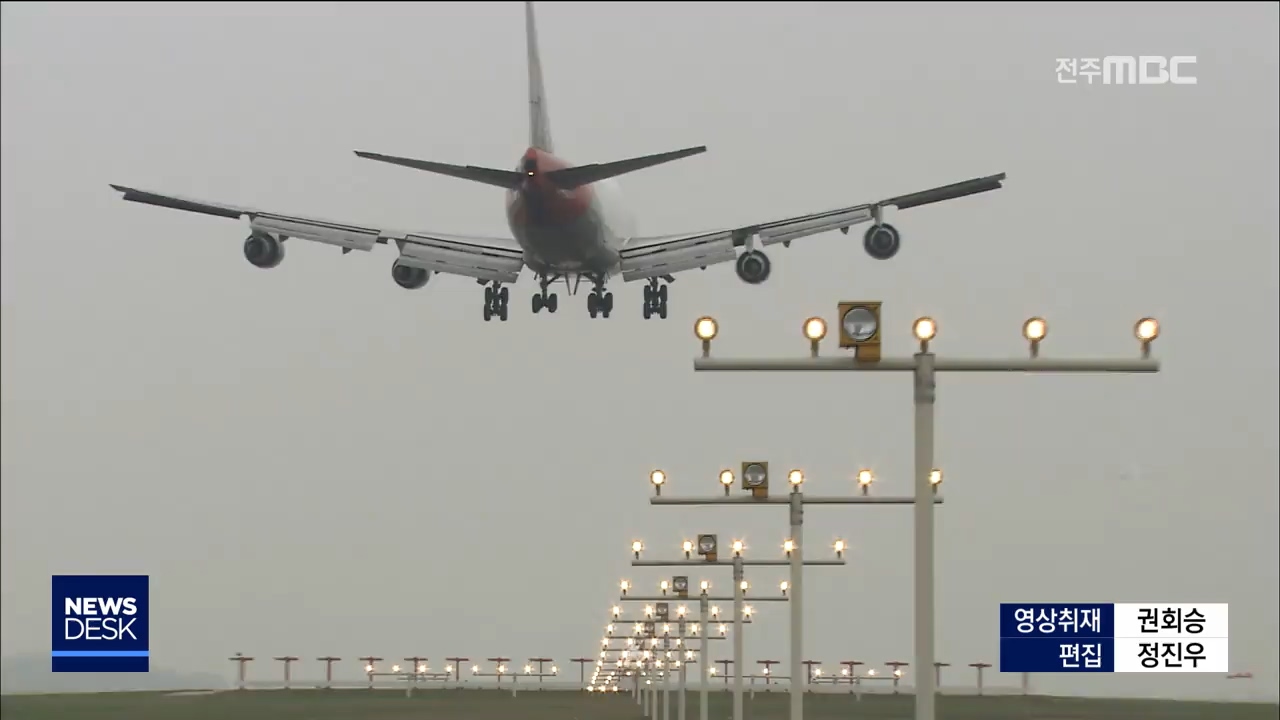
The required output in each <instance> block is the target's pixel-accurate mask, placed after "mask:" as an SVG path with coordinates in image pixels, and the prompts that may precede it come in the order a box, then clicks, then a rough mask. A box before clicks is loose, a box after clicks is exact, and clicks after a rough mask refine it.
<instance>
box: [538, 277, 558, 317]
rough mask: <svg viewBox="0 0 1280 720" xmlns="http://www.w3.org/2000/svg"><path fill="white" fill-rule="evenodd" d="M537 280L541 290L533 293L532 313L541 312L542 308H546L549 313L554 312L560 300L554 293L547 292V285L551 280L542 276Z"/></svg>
mask: <svg viewBox="0 0 1280 720" xmlns="http://www.w3.org/2000/svg"><path fill="white" fill-rule="evenodd" d="M539 282H540V283H541V285H542V291H541V292H538V293H534V295H533V313H534V314H535V315H536V314H538V313H540V312H542V309H543V308H546V309H547V312H549V313H554V312H555V311H556V308H558V307H559V305H560V302H559V299H558V298H557V297H556V294H555V293H549V292H547V286H549V285H550V284H551V281H550V280H547V279H546V278H542V279H541V280H539Z"/></svg>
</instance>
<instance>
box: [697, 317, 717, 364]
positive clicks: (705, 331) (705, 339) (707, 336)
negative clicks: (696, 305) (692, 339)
mask: <svg viewBox="0 0 1280 720" xmlns="http://www.w3.org/2000/svg"><path fill="white" fill-rule="evenodd" d="M719 331H720V325H719V324H718V323H717V322H716V319H715V318H713V317H711V316H710V315H704V316H702V317H700V318H698V319H697V320H695V321H694V323H693V334H694V335H696V336H697V338H698V339H699V340H701V341H702V357H711V341H712V340H715V339H716V333H718V332H719Z"/></svg>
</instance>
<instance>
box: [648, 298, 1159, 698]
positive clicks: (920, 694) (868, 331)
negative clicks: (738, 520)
mask: <svg viewBox="0 0 1280 720" xmlns="http://www.w3.org/2000/svg"><path fill="white" fill-rule="evenodd" d="M836 312H837V328H838V330H839V334H840V343H839V344H840V347H841V348H844V349H852V350H853V356H852V357H848V356H836V357H819V356H816V355H815V354H814V353H813V352H812V348H811V351H810V353H808V355H807V356H804V357H795V358H757V359H748V358H715V357H711V356H710V352H709V347H708V346H706V345H704V346H703V353H702V357H696V358H695V359H694V361H693V368H694V370H695V371H698V372H819V371H820V372H831V371H843V372H881V373H884V372H897V373H903V374H910V375H911V377H912V396H911V397H912V412H913V416H914V419H913V423H912V445H913V449H914V462H913V473H912V475H913V480H914V482H913V486H914V493H913V498H911V500H910V504H912V505H913V507H914V512H913V522H912V525H913V534H914V542H913V555H914V557H913V576H914V577H913V586H914V587H913V595H914V598H913V599H914V608H913V612H912V615H913V618H912V624H913V630H914V632H913V635H914V645H915V657H914V665H915V666H916V667H917V668H920V669H922V670H927V669H928V668H931V667H934V662H935V660H936V658H935V650H936V648H935V635H934V632H935V612H934V603H935V596H934V595H935V593H934V581H935V574H936V573H935V570H936V568H935V541H934V505H935V503H938V502H940V501H941V499H942V498H941V495H940V493H939V487H940V485H941V484H942V472H941V471H939V470H938V469H937V466H936V465H935V464H934V455H935V432H934V431H935V424H936V422H935V420H936V405H937V395H938V388H937V385H938V376H939V375H940V374H947V373H965V374H973V373H1017V374H1022V375H1026V374H1047V373H1070V374H1113V373H1144V374H1145V373H1157V372H1160V361H1159V360H1157V359H1155V358H1153V357H1152V353H1151V346H1152V345H1153V344H1154V342H1155V340H1156V339H1157V338H1158V337H1159V335H1160V330H1161V328H1160V323H1159V321H1157V320H1156V318H1154V317H1143V318H1141V319H1139V320H1138V321H1137V322H1136V323H1135V324H1134V325H1133V335H1134V337H1135V338H1136V339H1137V341H1138V343H1139V344H1140V346H1141V358H1123V357H1119V358H1117V357H1091V358H1046V357H1043V356H1042V354H1041V353H1040V346H1041V345H1042V344H1043V343H1044V341H1045V339H1046V338H1047V337H1048V331H1049V324H1048V322H1047V321H1046V320H1045V319H1044V318H1043V317H1041V316H1034V317H1031V318H1029V319H1028V320H1026V321H1025V322H1024V323H1023V326H1022V335H1023V338H1024V339H1025V340H1026V341H1027V342H1028V343H1030V354H1031V357H1026V356H1022V357H976V358H962V357H947V356H938V355H937V354H935V353H934V352H933V349H932V345H933V344H934V343H936V342H937V340H938V338H939V331H940V324H939V322H938V321H937V320H936V319H935V318H933V317H932V316H928V315H926V316H922V317H918V318H916V319H915V321H914V322H913V323H912V324H911V332H912V335H913V336H914V340H915V342H916V344H917V346H918V350H916V351H915V352H914V353H912V354H911V355H907V356H899V357H882V355H881V342H882V336H883V327H884V324H883V322H882V316H881V315H882V307H881V303H880V302H878V301H857V302H840V303H837V306H836ZM807 324H808V321H806V325H807ZM805 338H806V340H808V341H809V342H810V343H812V338H811V337H810V336H809V333H808V332H806V333H805ZM744 470H745V466H744ZM764 477H765V478H766V479H767V473H765V474H764ZM873 480H874V477H873V476H872V475H871V474H870V473H869V472H867V473H859V475H858V485H859V487H860V488H861V489H862V490H863V493H864V494H866V491H867V488H868V486H869V485H870V484H871V482H872V481H873ZM745 484H746V479H745V478H744V485H745ZM762 484H764V485H766V486H767V480H766V482H765V483H762ZM748 487H749V486H748ZM754 494H755V493H754V492H753V495H754ZM765 494H766V495H767V491H766V493H765ZM795 494H800V493H793V495H795ZM728 499H729V498H721V499H719V500H728ZM859 499H860V500H864V501H866V500H876V498H859ZM672 500H680V498H666V497H662V498H657V497H655V498H650V503H651V504H654V505H660V504H677V503H675V502H670V501H672ZM719 500H718V501H719ZM745 500H746V502H747V503H748V504H751V503H755V502H770V500H767V499H766V500H758V499H756V498H754V497H753V498H747V499H745ZM806 502H807V500H806ZM707 504H710V503H707ZM793 538H794V539H795V540H796V544H797V547H798V548H801V549H803V546H804V544H803V541H802V540H801V539H800V538H799V537H795V536H793ZM796 554H799V553H796ZM790 595H791V597H792V599H793V601H796V604H797V606H798V605H799V602H798V601H799V600H800V599H801V598H802V597H803V588H802V587H801V584H800V583H799V582H795V581H792V586H791V590H790ZM791 674H792V675H793V676H798V674H799V673H798V672H795V671H793V672H792V673H791ZM915 685H916V688H915V689H916V692H915V697H914V701H915V708H914V713H913V715H914V718H915V720H936V717H937V713H936V695H937V683H936V682H935V678H934V675H933V673H929V672H920V673H918V674H917V676H916V683H915ZM793 702H796V703H797V706H793V711H792V720H799V713H798V712H796V709H797V707H798V704H799V702H800V701H799V700H797V699H793Z"/></svg>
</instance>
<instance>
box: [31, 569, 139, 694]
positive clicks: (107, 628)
mask: <svg viewBox="0 0 1280 720" xmlns="http://www.w3.org/2000/svg"><path fill="white" fill-rule="evenodd" d="M147 586H148V578H147V576H146V575H54V576H53V644H52V651H51V652H50V656H51V658H52V660H53V671H54V672H149V671H150V669H151V653H150V650H149V649H148V647H147V644H148V642H149V639H150V634H149V632H148V627H147V626H148V623H147V618H148V616H149V615H150V613H149V610H150V604H149V603H148V601H147Z"/></svg>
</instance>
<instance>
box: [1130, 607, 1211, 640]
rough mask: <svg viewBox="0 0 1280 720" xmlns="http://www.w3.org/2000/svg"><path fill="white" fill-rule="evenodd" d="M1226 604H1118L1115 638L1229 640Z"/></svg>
mask: <svg viewBox="0 0 1280 720" xmlns="http://www.w3.org/2000/svg"><path fill="white" fill-rule="evenodd" d="M1228 625H1229V623H1228V613H1227V603H1116V605H1115V637H1116V640H1117V641H1118V640H1119V639H1120V638H1139V639H1157V640H1173V639H1183V638H1185V639H1193V640H1200V639H1204V638H1222V639H1226V638H1227V637H1228V633H1227V628H1228Z"/></svg>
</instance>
